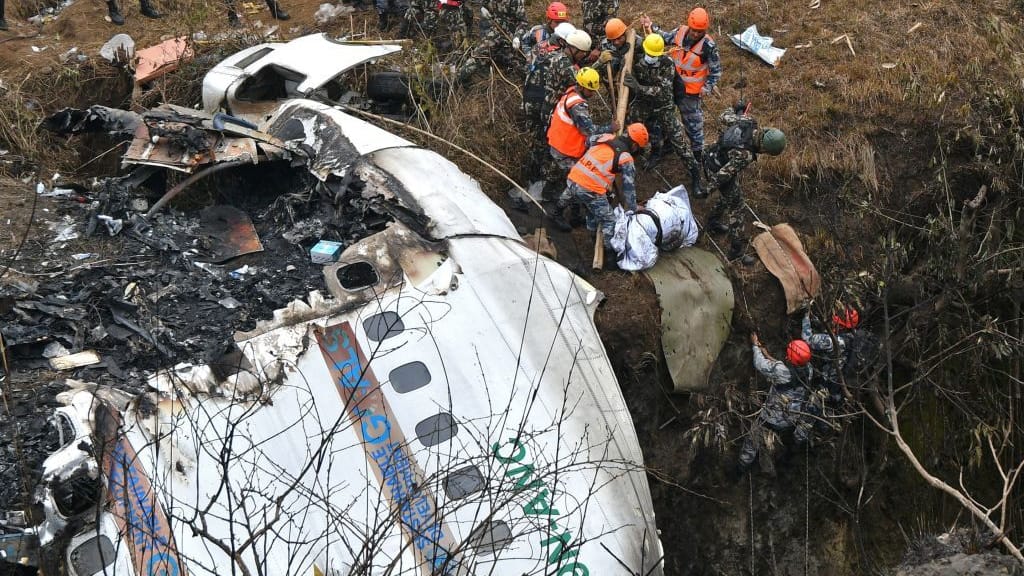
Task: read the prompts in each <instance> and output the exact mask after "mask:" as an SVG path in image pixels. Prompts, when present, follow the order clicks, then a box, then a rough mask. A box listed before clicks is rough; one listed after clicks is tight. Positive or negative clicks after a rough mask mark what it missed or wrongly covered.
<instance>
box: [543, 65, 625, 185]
mask: <svg viewBox="0 0 1024 576" xmlns="http://www.w3.org/2000/svg"><path fill="white" fill-rule="evenodd" d="M600 89H601V76H600V75H598V73H597V70H594V69H593V68H580V71H579V72H577V73H576V83H575V84H574V85H572V86H570V87H569V88H568V89H567V90H566V91H565V92H564V93H563V94H562V97H561V98H560V99H559V100H558V103H557V104H556V105H555V110H554V112H553V113H552V114H551V120H550V121H549V122H548V131H547V140H548V145H549V146H550V153H551V161H549V162H548V163H547V167H548V170H547V171H546V172H545V174H544V177H545V180H547V181H548V182H549V183H558V182H564V181H565V177H566V175H567V174H568V173H569V170H570V169H572V167H573V165H574V164H576V162H577V161H578V160H579V159H580V158H581V157H583V153H584V152H586V150H587V148H589V147H591V146H593V145H594V142H596V141H597V138H598V137H600V136H601V135H603V134H607V133H609V132H615V130H616V129H617V128H618V127H617V126H615V123H614V122H613V123H611V124H608V125H603V126H595V125H594V120H593V119H592V118H591V117H590V106H589V105H588V104H587V100H588V99H589V98H591V97H592V96H593V95H594V94H596V93H597V92H598V90H600Z"/></svg>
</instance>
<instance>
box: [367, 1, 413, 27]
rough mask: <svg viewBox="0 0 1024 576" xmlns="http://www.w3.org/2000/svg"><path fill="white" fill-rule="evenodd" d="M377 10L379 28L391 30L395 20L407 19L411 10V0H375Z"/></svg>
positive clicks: (374, 4)
mask: <svg viewBox="0 0 1024 576" xmlns="http://www.w3.org/2000/svg"><path fill="white" fill-rule="evenodd" d="M373 6H374V8H376V10H377V30H380V31H381V32H384V31H386V30H389V29H390V28H391V26H392V25H393V24H394V21H395V20H399V19H401V20H403V21H404V19H405V15H406V13H407V12H408V11H409V0H373Z"/></svg>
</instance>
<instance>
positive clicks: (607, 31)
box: [604, 18, 626, 40]
mask: <svg viewBox="0 0 1024 576" xmlns="http://www.w3.org/2000/svg"><path fill="white" fill-rule="evenodd" d="M625 33H626V23H625V22H623V21H622V20H620V19H618V18H612V19H611V20H609V21H607V22H605V24H604V36H605V38H607V39H609V40H615V39H616V38H618V37H620V36H622V35H623V34H625Z"/></svg>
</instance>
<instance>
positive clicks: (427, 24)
mask: <svg viewBox="0 0 1024 576" xmlns="http://www.w3.org/2000/svg"><path fill="white" fill-rule="evenodd" d="M435 30H437V12H436V11H434V10H432V9H429V8H422V7H420V6H416V5H413V6H410V7H409V9H408V10H406V11H405V17H404V18H403V19H402V27H401V29H400V30H399V33H400V35H401V37H402V38H430V37H431V36H433V35H434V31H435Z"/></svg>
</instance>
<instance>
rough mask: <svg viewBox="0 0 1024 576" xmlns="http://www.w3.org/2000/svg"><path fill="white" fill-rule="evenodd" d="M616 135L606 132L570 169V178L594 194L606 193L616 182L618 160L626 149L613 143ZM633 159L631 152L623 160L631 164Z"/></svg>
mask: <svg viewBox="0 0 1024 576" xmlns="http://www.w3.org/2000/svg"><path fill="white" fill-rule="evenodd" d="M613 140H615V136H612V135H611V134H605V135H604V136H602V137H601V138H600V139H599V140H598V141H597V144H594V145H593V146H591V147H590V149H589V150H587V153H586V154H584V155H583V158H580V159H579V160H578V161H577V162H576V164H575V165H574V166H573V167H572V170H570V171H569V180H571V181H573V182H575V183H576V184H577V185H579V186H580V187H582V188H583V189H584V190H589V191H591V192H593V193H594V194H605V193H607V192H608V189H609V188H611V187H612V183H613V182H615V175H616V174H618V172H619V170H618V166H619V164H620V162H616V160H617V159H618V158H619V156H620V155H622V154H624V153H625V151H623V150H619V149H618V148H617V147H616V146H613V145H612V141H613ZM632 161H633V156H632V155H631V154H626V158H624V159H622V160H621V162H623V163H626V164H629V163H630V162H632Z"/></svg>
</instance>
